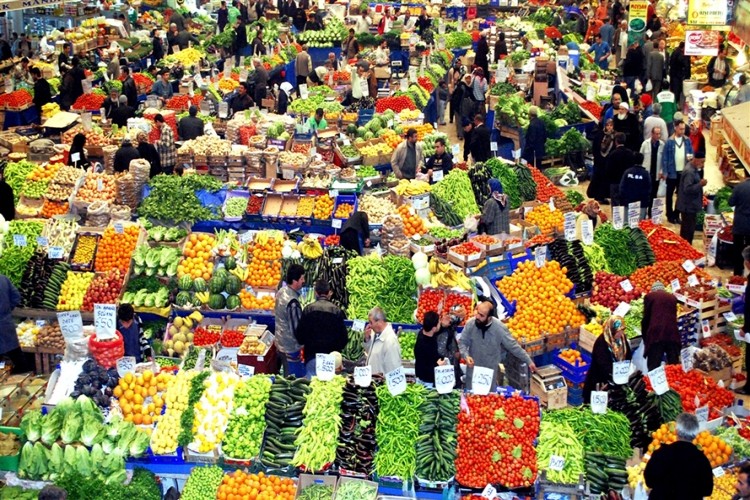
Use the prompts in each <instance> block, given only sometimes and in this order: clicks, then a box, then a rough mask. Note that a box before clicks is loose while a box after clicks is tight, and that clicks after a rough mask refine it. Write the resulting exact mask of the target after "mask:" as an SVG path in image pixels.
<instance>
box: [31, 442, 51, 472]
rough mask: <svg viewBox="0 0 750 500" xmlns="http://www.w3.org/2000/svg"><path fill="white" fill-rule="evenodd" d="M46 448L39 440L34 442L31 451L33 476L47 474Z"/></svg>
mask: <svg viewBox="0 0 750 500" xmlns="http://www.w3.org/2000/svg"><path fill="white" fill-rule="evenodd" d="M47 462H48V457H47V448H45V447H44V445H43V444H42V443H40V442H38V441H37V442H36V443H34V450H33V451H32V453H31V463H32V466H31V469H32V470H33V477H34V478H37V479H42V478H44V477H45V476H46V475H47Z"/></svg>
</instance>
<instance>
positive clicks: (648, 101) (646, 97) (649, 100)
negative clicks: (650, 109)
mask: <svg viewBox="0 0 750 500" xmlns="http://www.w3.org/2000/svg"><path fill="white" fill-rule="evenodd" d="M641 102H642V103H643V105H644V106H651V105H652V104H653V103H654V100H653V99H652V98H651V96H650V95H648V94H643V95H642V96H641Z"/></svg>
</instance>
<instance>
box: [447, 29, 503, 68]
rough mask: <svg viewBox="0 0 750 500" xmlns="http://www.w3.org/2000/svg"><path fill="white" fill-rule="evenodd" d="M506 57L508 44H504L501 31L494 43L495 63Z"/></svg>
mask: <svg viewBox="0 0 750 500" xmlns="http://www.w3.org/2000/svg"><path fill="white" fill-rule="evenodd" d="M507 56H508V44H507V43H506V42H505V33H503V32H502V31H501V32H500V33H498V34H497V42H495V62H498V61H499V60H501V59H505V58H506V57H507ZM459 64H460V63H459Z"/></svg>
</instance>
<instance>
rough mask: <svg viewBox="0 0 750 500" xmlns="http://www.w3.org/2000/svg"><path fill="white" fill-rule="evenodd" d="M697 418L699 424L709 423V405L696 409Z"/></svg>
mask: <svg viewBox="0 0 750 500" xmlns="http://www.w3.org/2000/svg"><path fill="white" fill-rule="evenodd" d="M695 417H696V418H697V419H698V423H706V422H708V405H706V406H701V407H700V408H696V409H695Z"/></svg>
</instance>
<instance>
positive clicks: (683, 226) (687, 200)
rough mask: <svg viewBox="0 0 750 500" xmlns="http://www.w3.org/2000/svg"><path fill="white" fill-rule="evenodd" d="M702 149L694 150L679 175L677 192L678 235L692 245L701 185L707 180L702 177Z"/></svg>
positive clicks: (699, 205)
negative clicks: (692, 155)
mask: <svg viewBox="0 0 750 500" xmlns="http://www.w3.org/2000/svg"><path fill="white" fill-rule="evenodd" d="M705 160H706V153H705V152H704V151H696V153H695V157H694V158H693V159H692V161H690V162H689V163H688V165H687V167H685V170H684V171H683V172H682V176H681V177H680V186H679V190H678V193H677V210H678V211H679V213H680V219H681V220H680V236H681V237H682V238H683V239H684V240H685V241H687V242H688V243H690V244H691V245H692V243H693V238H694V237H695V226H696V220H697V217H698V212H700V211H701V210H703V186H705V185H706V184H707V183H708V181H707V180H706V179H704V178H703V172H702V171H703V164H704V162H705Z"/></svg>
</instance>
